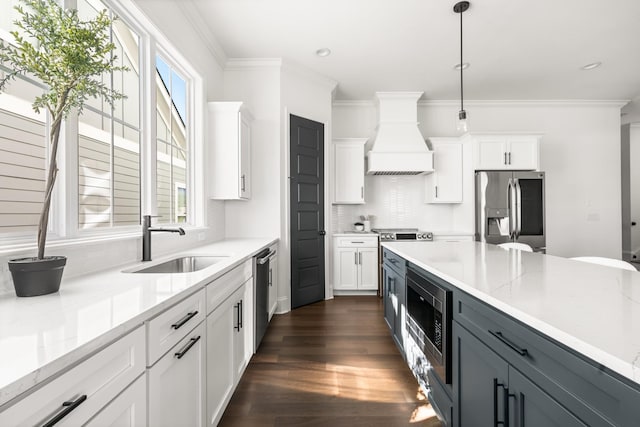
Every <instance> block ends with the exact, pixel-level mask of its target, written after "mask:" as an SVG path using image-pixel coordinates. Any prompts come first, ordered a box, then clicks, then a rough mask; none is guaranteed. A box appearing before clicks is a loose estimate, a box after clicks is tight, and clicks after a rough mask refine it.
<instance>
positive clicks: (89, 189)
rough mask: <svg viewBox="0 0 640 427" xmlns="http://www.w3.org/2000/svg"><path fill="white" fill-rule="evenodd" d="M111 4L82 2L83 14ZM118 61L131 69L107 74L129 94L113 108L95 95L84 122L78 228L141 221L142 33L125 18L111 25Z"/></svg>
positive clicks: (80, 139) (80, 143)
mask: <svg viewBox="0 0 640 427" xmlns="http://www.w3.org/2000/svg"><path fill="white" fill-rule="evenodd" d="M103 9H105V5H104V4H102V3H101V2H99V1H96V0H80V1H78V14H79V15H80V16H81V17H82V18H85V19H90V18H93V17H94V16H96V15H97V14H98V13H99V11H100V10H103ZM111 39H112V41H113V43H114V44H115V45H116V49H115V51H114V52H113V54H114V55H115V56H116V57H117V62H118V63H117V65H119V66H126V67H127V68H128V69H129V71H119V72H117V73H111V74H110V75H105V76H102V79H103V83H105V84H106V85H108V86H110V87H111V88H112V89H115V90H117V91H119V92H121V93H124V94H125V95H126V96H127V97H126V98H125V99H122V100H118V101H116V102H115V103H114V105H113V107H112V106H111V105H109V104H108V103H107V102H105V101H104V100H101V99H89V101H88V105H86V106H85V109H84V111H83V114H82V115H81V116H80V117H79V125H78V228H80V229H88V228H96V227H113V226H118V225H135V224H140V185H141V184H140V74H139V70H140V50H139V37H138V35H137V34H135V33H134V32H133V31H132V30H131V29H130V28H129V27H128V26H127V25H126V24H125V23H124V22H123V21H122V20H121V19H119V20H116V21H115V22H114V24H113V25H112V28H111Z"/></svg>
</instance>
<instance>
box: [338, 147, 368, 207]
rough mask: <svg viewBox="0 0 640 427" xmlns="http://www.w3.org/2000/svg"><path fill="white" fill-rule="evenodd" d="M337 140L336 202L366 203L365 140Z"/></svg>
mask: <svg viewBox="0 0 640 427" xmlns="http://www.w3.org/2000/svg"><path fill="white" fill-rule="evenodd" d="M365 141H366V140H363V142H362V143H353V142H341V141H339V140H336V141H335V144H334V147H335V151H334V155H335V162H334V164H335V171H334V173H335V179H334V186H335V187H334V188H335V192H334V203H345V204H361V203H364V142H365Z"/></svg>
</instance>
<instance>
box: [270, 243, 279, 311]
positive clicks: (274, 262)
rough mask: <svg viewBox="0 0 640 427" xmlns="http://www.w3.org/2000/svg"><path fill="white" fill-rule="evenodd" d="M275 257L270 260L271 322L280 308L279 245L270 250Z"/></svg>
mask: <svg viewBox="0 0 640 427" xmlns="http://www.w3.org/2000/svg"><path fill="white" fill-rule="evenodd" d="M269 249H270V250H271V251H272V252H274V255H272V256H271V259H270V260H269V321H271V318H272V317H273V314H274V313H275V312H276V308H277V306H278V252H277V249H278V247H277V245H274V246H272V247H271V248H269Z"/></svg>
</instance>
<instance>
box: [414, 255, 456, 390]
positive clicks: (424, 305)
mask: <svg viewBox="0 0 640 427" xmlns="http://www.w3.org/2000/svg"><path fill="white" fill-rule="evenodd" d="M452 299H453V298H452V293H451V291H450V290H448V289H445V288H444V287H442V286H440V285H439V284H437V283H436V281H435V280H431V279H429V278H427V277H426V275H424V274H422V273H421V272H418V271H417V270H415V269H413V268H412V267H411V266H410V267H409V268H408V269H407V294H406V301H407V316H406V324H407V332H408V334H409V335H410V336H411V338H413V340H414V341H415V343H416V344H417V346H418V347H419V348H420V349H421V350H422V352H423V353H424V355H425V357H426V358H427V360H428V361H429V364H430V365H431V368H432V369H433V371H434V372H435V373H436V374H437V375H438V377H439V378H440V380H441V381H442V382H443V383H445V384H451V382H452V379H451V314H452V304H453V301H452Z"/></svg>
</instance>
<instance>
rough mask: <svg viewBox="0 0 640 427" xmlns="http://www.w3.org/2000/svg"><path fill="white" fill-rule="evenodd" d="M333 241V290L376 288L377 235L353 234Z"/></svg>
mask: <svg viewBox="0 0 640 427" xmlns="http://www.w3.org/2000/svg"><path fill="white" fill-rule="evenodd" d="M335 241H336V243H335V247H334V263H333V270H334V279H333V288H334V290H336V291H354V290H362V291H365V290H376V289H378V237H377V236H362V235H357V234H354V235H353V236H352V237H339V238H336V239H335Z"/></svg>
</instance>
